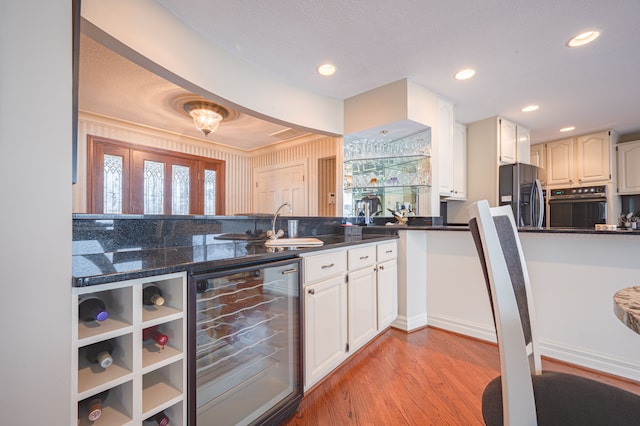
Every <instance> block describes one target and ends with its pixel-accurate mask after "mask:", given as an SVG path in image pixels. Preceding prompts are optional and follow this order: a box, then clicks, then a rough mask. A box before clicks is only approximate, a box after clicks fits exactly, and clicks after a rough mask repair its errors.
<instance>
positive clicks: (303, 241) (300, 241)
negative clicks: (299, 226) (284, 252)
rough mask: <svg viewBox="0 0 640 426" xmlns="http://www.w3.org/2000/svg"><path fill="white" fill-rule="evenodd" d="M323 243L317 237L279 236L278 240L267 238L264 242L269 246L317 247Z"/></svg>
mask: <svg viewBox="0 0 640 426" xmlns="http://www.w3.org/2000/svg"><path fill="white" fill-rule="evenodd" d="M323 244H324V243H323V242H322V241H321V240H319V239H317V238H278V239H277V240H267V241H266V242H265V243H264V245H265V246H267V247H317V246H321V245H323Z"/></svg>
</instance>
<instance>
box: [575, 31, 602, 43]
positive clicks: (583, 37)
mask: <svg viewBox="0 0 640 426" xmlns="http://www.w3.org/2000/svg"><path fill="white" fill-rule="evenodd" d="M599 36H600V32H598V31H586V32H584V33H582V34H578V35H577V36H575V37H572V38H571V39H569V41H567V46H569V47H580V46H584V45H585V44H589V43H591V42H592V41H593V40H595V39H597V38H598V37H599Z"/></svg>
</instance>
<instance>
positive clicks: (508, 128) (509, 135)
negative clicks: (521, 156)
mask: <svg viewBox="0 0 640 426" xmlns="http://www.w3.org/2000/svg"><path fill="white" fill-rule="evenodd" d="M498 126H499V138H498V139H499V141H498V143H499V145H500V163H515V162H516V161H517V159H518V135H517V126H516V124H515V123H512V122H510V121H509V120H505V119H504V118H499V119H498Z"/></svg>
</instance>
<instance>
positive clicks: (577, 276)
mask: <svg viewBox="0 0 640 426" xmlns="http://www.w3.org/2000/svg"><path fill="white" fill-rule="evenodd" d="M398 234H399V237H400V238H399V241H398V296H399V304H398V313H399V315H398V319H397V320H396V321H395V322H394V324H393V325H394V326H395V327H397V328H400V329H403V330H406V331H411V330H414V329H416V328H419V327H424V326H426V325H431V326H434V327H439V328H443V329H447V330H451V331H454V332H457V333H461V334H465V335H468V336H472V337H476V338H479V339H483V340H488V341H494V342H495V340H496V338H495V329H494V325H493V318H492V316H491V309H490V305H489V297H488V295H487V292H486V287H485V282H484V277H483V274H482V269H481V267H480V262H479V260H478V254H477V252H476V248H475V245H474V243H473V238H472V236H471V233H470V232H469V231H468V228H466V227H462V226H453V227H447V226H444V227H413V228H406V227H405V228H398ZM639 236H640V232H637V231H622V230H620V231H597V232H596V231H591V230H522V231H521V232H520V239H521V242H522V248H523V251H524V255H525V259H526V262H527V268H528V271H529V275H530V278H531V287H532V291H533V297H534V303H535V307H536V315H537V324H538V335H539V341H540V345H541V349H542V354H543V355H544V356H548V357H551V358H555V359H558V360H562V361H566V362H570V363H573V364H577V365H582V366H585V367H588V368H593V369H596V370H600V371H605V372H608V373H611V374H615V375H619V376H623V377H627V378H630V379H633V380H640V358H639V357H638V355H639V354H640V339H637V338H636V336H635V335H634V333H633V331H631V330H630V329H628V328H627V327H625V326H623V325H622V324H621V323H620V321H619V320H618V319H617V318H616V317H615V315H614V313H613V311H612V308H611V303H612V302H611V300H612V297H613V294H614V293H615V292H616V291H618V290H620V289H622V288H626V287H629V286H631V285H635V284H636V283H637V282H638V277H639V276H640V262H638V249H639V248H640V238H637V237H639Z"/></svg>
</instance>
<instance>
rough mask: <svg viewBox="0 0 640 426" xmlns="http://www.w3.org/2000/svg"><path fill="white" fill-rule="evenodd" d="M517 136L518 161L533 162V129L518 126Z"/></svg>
mask: <svg viewBox="0 0 640 426" xmlns="http://www.w3.org/2000/svg"><path fill="white" fill-rule="evenodd" d="M516 136H517V138H518V146H517V151H518V155H517V157H516V159H517V161H518V163H527V164H533V163H531V130H529V129H527V128H526V127H522V126H517V128H516Z"/></svg>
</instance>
